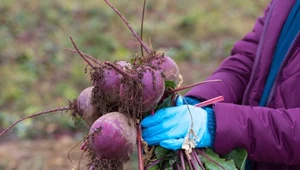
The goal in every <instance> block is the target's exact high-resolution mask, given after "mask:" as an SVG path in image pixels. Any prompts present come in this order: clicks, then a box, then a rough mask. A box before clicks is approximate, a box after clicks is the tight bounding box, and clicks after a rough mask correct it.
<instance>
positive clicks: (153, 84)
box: [120, 66, 165, 112]
mask: <svg viewBox="0 0 300 170" xmlns="http://www.w3.org/2000/svg"><path fill="white" fill-rule="evenodd" d="M135 71H136V72H135V74H136V75H135V76H136V77H137V78H138V81H139V82H140V84H141V86H140V88H141V89H134V90H135V91H138V90H141V91H142V93H141V100H142V101H141V103H142V111H143V112H147V111H149V110H151V109H154V107H155V105H156V104H157V103H158V102H159V101H160V99H161V97H162V95H163V93H164V90H165V82H164V80H163V77H162V75H161V73H160V72H159V71H157V70H154V69H152V68H151V67H149V66H141V67H139V68H137V69H136V70H135ZM126 81H127V80H125V82H126ZM129 86H132V85H131V83H128V84H126V83H122V84H121V87H120V96H121V100H139V99H137V98H134V96H130V94H128V93H132V90H128V89H130V87H129Z"/></svg>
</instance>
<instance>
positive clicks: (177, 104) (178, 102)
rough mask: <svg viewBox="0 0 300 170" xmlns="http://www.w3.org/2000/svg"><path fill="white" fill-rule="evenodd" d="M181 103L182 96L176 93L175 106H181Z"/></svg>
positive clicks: (182, 101)
mask: <svg viewBox="0 0 300 170" xmlns="http://www.w3.org/2000/svg"><path fill="white" fill-rule="evenodd" d="M183 103H184V100H183V97H182V96H180V95H178V96H177V98H176V106H181V105H183Z"/></svg>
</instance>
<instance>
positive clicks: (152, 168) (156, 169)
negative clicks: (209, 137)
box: [147, 165, 159, 170]
mask: <svg viewBox="0 0 300 170" xmlns="http://www.w3.org/2000/svg"><path fill="white" fill-rule="evenodd" d="M158 169H159V165H154V166H152V167H151V168H148V169H147V170H158Z"/></svg>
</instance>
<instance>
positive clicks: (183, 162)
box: [179, 150, 185, 170]
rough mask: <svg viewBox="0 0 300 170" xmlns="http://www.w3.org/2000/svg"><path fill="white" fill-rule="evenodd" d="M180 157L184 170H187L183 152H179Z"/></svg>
mask: <svg viewBox="0 0 300 170" xmlns="http://www.w3.org/2000/svg"><path fill="white" fill-rule="evenodd" d="M179 157H180V162H181V166H182V170H185V161H184V155H183V150H180V151H179Z"/></svg>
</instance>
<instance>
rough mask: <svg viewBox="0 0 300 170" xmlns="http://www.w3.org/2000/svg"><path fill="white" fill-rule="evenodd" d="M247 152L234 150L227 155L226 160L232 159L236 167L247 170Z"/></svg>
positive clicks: (239, 149)
mask: <svg viewBox="0 0 300 170" xmlns="http://www.w3.org/2000/svg"><path fill="white" fill-rule="evenodd" d="M247 155H248V154H247V151H246V150H245V149H241V148H238V149H234V150H232V151H231V152H230V153H228V154H226V155H225V156H224V157H225V158H226V159H232V160H233V161H234V162H235V164H236V166H237V167H238V168H239V169H241V170H245V165H246V160H247Z"/></svg>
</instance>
